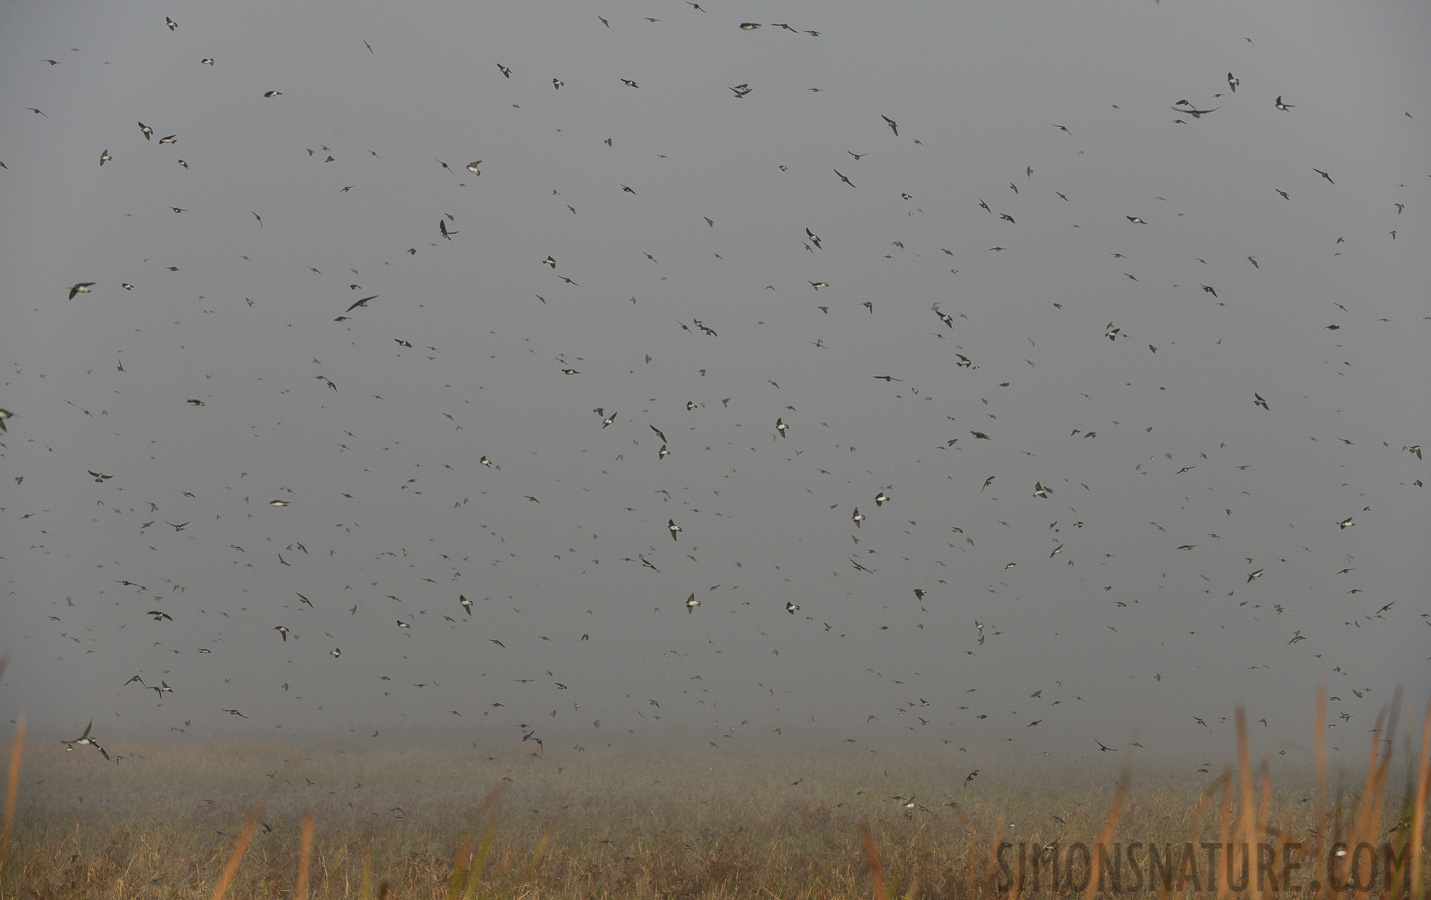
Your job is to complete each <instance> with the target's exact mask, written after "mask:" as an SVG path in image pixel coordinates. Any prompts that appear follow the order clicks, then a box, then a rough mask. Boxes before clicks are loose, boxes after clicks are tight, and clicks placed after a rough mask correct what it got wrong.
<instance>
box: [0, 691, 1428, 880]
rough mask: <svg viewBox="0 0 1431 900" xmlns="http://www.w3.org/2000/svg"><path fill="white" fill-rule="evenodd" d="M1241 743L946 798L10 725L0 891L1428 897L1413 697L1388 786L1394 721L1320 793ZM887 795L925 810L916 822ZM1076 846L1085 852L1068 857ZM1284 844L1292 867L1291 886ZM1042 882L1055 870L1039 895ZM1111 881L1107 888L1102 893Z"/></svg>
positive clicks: (996, 778)
mask: <svg viewBox="0 0 1431 900" xmlns="http://www.w3.org/2000/svg"><path fill="white" fill-rule="evenodd" d="M1237 726H1238V753H1237V762H1236V766H1235V767H1229V768H1228V769H1227V770H1226V771H1224V772H1223V773H1222V774H1221V776H1220V777H1210V776H1209V775H1202V774H1198V775H1196V776H1195V777H1190V776H1189V775H1188V774H1186V773H1183V774H1181V775H1180V774H1179V773H1177V772H1159V771H1154V772H1153V773H1152V774H1151V777H1149V776H1148V774H1147V773H1145V778H1148V780H1147V782H1146V783H1144V784H1139V785H1137V786H1134V784H1133V783H1132V775H1131V774H1130V773H1128V772H1124V773H1122V776H1121V777H1113V776H1114V775H1115V773H1114V772H1112V771H1104V770H1098V771H1093V770H1091V769H1089V768H1088V767H1087V766H1086V765H1084V766H1083V767H1081V768H1080V767H1074V766H1070V767H1068V768H1060V767H1057V766H1053V765H1049V766H1044V767H1041V768H1038V769H1030V768H1028V767H1022V768H1019V769H1016V770H1015V769H1012V768H1011V769H1009V770H1008V771H1002V772H994V771H986V772H984V773H983V774H981V776H980V778H979V779H978V780H977V782H975V783H974V784H971V785H968V786H962V781H963V775H964V771H963V770H957V771H956V770H953V769H951V767H950V766H949V765H948V761H947V760H944V759H930V758H915V757H911V758H907V759H890V758H889V757H888V755H886V756H883V757H882V758H880V759H879V760H878V761H875V760H873V759H870V758H860V757H856V756H852V755H839V754H830V755H826V756H820V757H817V758H814V759H812V758H810V757H809V756H808V755H795V754H770V755H759V754H747V755H734V754H723V755H707V754H703V753H690V754H686V753H670V754H662V755H652V756H649V757H642V758H637V759H633V758H630V757H629V756H628V757H618V756H614V755H613V756H609V757H603V756H599V755H594V754H576V753H572V754H569V755H568V756H565V757H562V758H561V759H560V760H558V759H556V758H555V757H558V756H559V755H560V754H557V753H555V752H549V753H548V754H547V758H545V759H537V758H533V757H527V756H512V757H510V758H478V757H476V756H475V755H474V754H472V753H465V754H464V753H456V752H436V751H434V752H425V753H407V754H401V755H398V756H388V757H382V758H359V757H358V756H356V755H352V754H345V753H342V752H337V751H333V750H331V749H330V750H326V751H318V752H311V753H306V754H295V755H292V756H290V757H289V758H288V759H287V760H284V759H282V758H277V757H276V755H277V754H279V753H281V751H277V750H275V749H273V748H268V747H253V746H241V745H215V746H209V747H204V748H191V749H161V748H151V749H149V750H147V751H145V752H144V753H142V754H141V753H137V752H136V753H131V754H130V758H128V759H127V760H125V762H124V763H123V765H121V766H118V767H116V766H108V765H104V764H103V763H102V762H101V761H100V760H99V759H98V758H97V757H95V756H94V755H92V754H86V753H78V752H76V753H70V754H65V753H63V752H61V751H59V750H50V749H49V748H44V747H42V748H39V749H38V750H36V751H35V752H33V753H32V754H31V757H32V759H31V761H30V766H31V769H30V770H29V772H28V773H27V777H25V778H23V779H22V778H21V769H20V752H21V749H22V747H23V726H21V727H20V728H18V729H17V733H16V736H15V741H14V745H13V750H12V756H11V765H10V773H11V774H10V778H9V781H8V788H7V795H6V817H5V831H4V835H5V837H0V897H3V898H11V897H16V898H19V897H34V898H40V900H51V898H79V897H83V898H125V900H159V898H165V900H169V898H189V897H214V898H216V900H224V898H258V897H298V898H303V900H307V898H310V897H316V898H328V897H352V896H358V897H364V898H368V897H393V898H397V897H402V898H419V897H420V898H442V897H446V898H448V900H456V898H496V897H512V898H516V897H521V898H543V897H552V898H557V897H561V898H566V897H620V898H623V900H628V898H629V900H644V898H651V900H655V898H735V897H774V898H808V900H814V898H843V897H869V896H870V895H871V894H873V895H874V896H875V897H876V898H877V900H885V898H886V897H906V898H916V897H918V898H945V897H994V896H999V897H1009V898H1011V900H1012V898H1015V897H1019V896H1039V897H1052V896H1056V897H1077V896H1080V895H1082V896H1083V897H1085V898H1087V900H1092V898H1094V897H1095V896H1098V895H1100V893H1102V894H1105V895H1107V894H1110V893H1111V886H1112V885H1113V884H1121V887H1122V888H1123V890H1122V893H1125V894H1128V895H1130V896H1139V897H1143V896H1146V897H1160V898H1161V897H1194V896H1196V897H1206V898H1212V897H1217V898H1218V900H1223V898H1230V897H1233V896H1239V897H1249V898H1263V897H1266V898H1270V897H1274V896H1289V897H1312V896H1318V897H1323V896H1324V897H1329V898H1330V897H1333V896H1336V897H1348V898H1352V897H1354V898H1358V900H1359V898H1363V897H1376V898H1381V897H1390V898H1398V900H1399V898H1401V897H1406V896H1410V897H1416V898H1422V897H1425V896H1426V894H1425V884H1426V881H1425V871H1424V869H1425V865H1426V856H1425V854H1424V852H1423V846H1422V842H1423V840H1424V836H1425V811H1426V800H1427V787H1428V779H1431V766H1428V762H1427V760H1428V749H1429V748H1431V705H1428V708H1427V713H1426V716H1425V717H1424V719H1423V722H1422V729H1421V732H1422V733H1421V743H1420V752H1419V754H1418V753H1415V752H1414V751H1413V750H1412V747H1411V746H1410V740H1409V737H1408V739H1407V741H1406V743H1407V744H1408V746H1407V748H1406V749H1407V751H1408V752H1407V756H1408V765H1407V767H1406V769H1407V771H1406V776H1405V779H1404V787H1401V788H1394V787H1393V785H1392V780H1393V779H1392V771H1391V759H1392V749H1393V743H1394V742H1393V740H1391V739H1387V740H1383V739H1382V736H1383V735H1387V736H1391V735H1395V734H1396V733H1397V732H1396V721H1395V715H1394V712H1392V713H1388V714H1387V716H1386V717H1385V719H1384V720H1383V721H1382V722H1379V723H1378V727H1377V730H1376V731H1375V732H1374V734H1373V735H1372V738H1373V740H1372V744H1371V747H1370V750H1369V753H1368V761H1367V768H1366V771H1365V773H1364V774H1361V775H1357V776H1355V777H1353V776H1350V775H1346V776H1342V777H1345V779H1346V781H1345V782H1344V783H1349V784H1351V785H1353V786H1354V787H1353V789H1346V788H1344V787H1335V786H1332V783H1331V781H1329V779H1331V778H1336V777H1338V776H1337V775H1336V774H1335V773H1329V772H1328V767H1327V763H1326V757H1325V748H1323V747H1320V746H1319V747H1318V748H1317V755H1316V766H1315V773H1309V774H1308V775H1306V776H1301V777H1299V775H1298V773H1296V772H1295V771H1284V770H1285V769H1287V767H1286V766H1284V765H1274V764H1273V762H1272V761H1263V762H1261V763H1260V764H1257V765H1254V763H1253V761H1252V759H1251V756H1250V753H1249V750H1248V739H1247V726H1246V721H1245V716H1243V715H1242V714H1241V712H1239V714H1238V718H1237ZM1412 763H1414V765H1413V764H1412ZM1274 769H1275V770H1276V774H1277V778H1278V781H1279V785H1280V786H1279V787H1274V785H1273V773H1274ZM792 773H793V774H792ZM792 781H794V782H795V783H792ZM1209 781H1210V782H1211V783H1209ZM492 785H496V787H495V788H492V787H491V786H492ZM896 794H899V795H900V796H905V795H907V794H910V795H913V796H915V797H918V798H921V799H920V801H919V802H918V805H916V806H915V807H914V808H912V809H910V808H906V807H905V805H904V804H903V803H902V802H899V801H895V800H893V799H892V797H893V796H894V795H896ZM255 796H257V797H258V798H259V799H258V800H257V802H255V801H254V797H255ZM1010 826H1012V827H1010ZM6 837H8V838H9V839H10V847H9V850H8V855H7V854H6V852H5V846H4V844H5V839H6ZM1134 842H1138V843H1141V844H1142V845H1144V846H1145V847H1146V846H1147V845H1149V844H1151V845H1154V846H1155V848H1157V849H1158V850H1159V852H1162V851H1167V852H1168V853H1170V854H1174V855H1175V853H1174V852H1175V851H1179V850H1180V849H1181V848H1182V847H1183V846H1184V845H1185V844H1186V843H1188V842H1191V844H1192V845H1193V846H1194V847H1195V848H1196V850H1195V852H1196V856H1195V857H1194V865H1193V868H1192V870H1191V872H1190V871H1189V870H1188V868H1187V860H1186V858H1182V861H1181V863H1180V864H1177V865H1176V866H1175V867H1174V868H1172V869H1169V870H1168V871H1167V873H1166V876H1164V873H1163V872H1162V870H1157V871H1154V870H1153V869H1151V868H1149V869H1148V870H1147V872H1145V873H1144V874H1145V876H1146V877H1144V878H1143V879H1142V883H1141V884H1140V885H1139V886H1138V887H1137V889H1131V887H1130V886H1129V884H1128V882H1127V878H1128V875H1129V872H1130V863H1129V861H1128V859H1125V858H1122V857H1120V856H1119V855H1118V853H1116V852H1115V853H1114V854H1113V855H1112V856H1109V857H1107V858H1105V857H1104V856H1103V854H1100V853H1099V852H1097V851H1098V848H1100V847H1102V848H1105V849H1106V848H1123V849H1126V847H1127V846H1128V845H1130V844H1132V843H1134ZM1209 843H1217V844H1219V845H1221V847H1222V848H1226V847H1229V846H1232V847H1234V848H1236V847H1240V846H1244V845H1245V846H1250V847H1254V848H1256V847H1259V846H1271V847H1273V848H1274V851H1275V865H1274V866H1272V867H1271V870H1270V871H1271V872H1272V873H1273V875H1275V877H1276V879H1277V881H1276V883H1275V884H1274V883H1272V882H1271V881H1269V880H1267V879H1259V878H1258V877H1256V875H1255V874H1254V875H1253V876H1252V877H1251V878H1250V880H1248V881H1246V882H1245V883H1239V882H1238V879H1237V877H1235V875H1234V873H1233V871H1232V869H1228V868H1226V867H1225V863H1226V862H1230V861H1233V860H1235V861H1238V862H1240V861H1241V859H1242V857H1241V856H1240V855H1238V854H1236V853H1235V854H1233V855H1232V856H1231V857H1228V856H1226V854H1225V853H1224V855H1223V856H1222V857H1219V858H1218V860H1217V861H1216V862H1215V863H1208V862H1206V861H1205V853H1206V847H1207V844H1209ZM1361 844H1365V845H1368V847H1370V848H1375V853H1377V854H1379V853H1381V852H1382V848H1383V847H1385V848H1389V850H1390V851H1391V852H1392V853H1393V855H1394V856H1396V857H1397V858H1399V859H1400V860H1401V861H1402V865H1403V866H1404V872H1405V873H1406V874H1404V875H1402V874H1393V875H1392V877H1391V878H1389V879H1388V878H1387V873H1386V872H1385V871H1381V872H1379V873H1378V875H1377V879H1378V880H1376V881H1375V882H1370V883H1369V882H1368V879H1367V877H1365V876H1366V871H1365V870H1366V867H1367V864H1368V863H1369V862H1370V861H1371V860H1372V857H1371V856H1369V855H1367V853H1369V852H1370V851H1357V850H1356V848H1357V847H1358V846H1359V845H1361ZM1049 845H1053V849H1052V850H1049V849H1047V848H1048V846H1049ZM1294 845H1295V846H1294ZM1020 846H1022V848H1023V851H1022V852H1023V853H1024V854H1025V855H1026V858H1024V859H1023V865H1022V866H1021V865H1020V856H1019V854H1020V852H1021V851H1020V849H1019V848H1020ZM1340 846H1345V847H1347V848H1349V852H1348V855H1347V856H1346V857H1337V856H1335V851H1336V849H1337V848H1338V847H1340ZM1078 847H1087V848H1091V852H1090V853H1089V855H1088V856H1087V858H1086V860H1085V859H1082V858H1080V857H1079V856H1078V850H1077V848H1078ZM1284 853H1287V854H1290V856H1287V857H1286V859H1287V860H1289V861H1290V862H1292V863H1296V864H1298V865H1300V866H1301V868H1300V869H1295V870H1293V871H1292V873H1291V877H1290V878H1289V879H1286V880H1284V879H1283V878H1282V874H1283V873H1282V871H1281V866H1282V865H1283V863H1284ZM1359 855H1360V857H1361V858H1358V856H1359ZM1376 859H1377V861H1380V857H1379V856H1378V857H1376ZM1329 860H1335V861H1337V862H1338V865H1339V867H1340V868H1339V869H1338V870H1337V872H1338V873H1339V877H1343V878H1344V877H1345V876H1346V875H1347V874H1348V873H1350V872H1351V871H1352V870H1351V864H1352V863H1353V862H1356V863H1358V865H1360V866H1361V870H1359V871H1361V872H1362V876H1361V877H1362V880H1361V883H1360V884H1354V885H1353V889H1352V890H1350V891H1348V892H1343V893H1335V894H1334V893H1333V892H1331V891H1330V890H1329V889H1328V887H1327V885H1326V883H1325V877H1324V876H1325V875H1326V874H1327V870H1326V863H1327V861H1329ZM1251 862H1252V863H1253V864H1254V865H1253V868H1254V869H1255V864H1256V862H1257V859H1256V853H1255V851H1254V858H1253V859H1252V860H1251ZM1052 865H1062V866H1063V868H1062V869H1061V870H1059V871H1060V872H1061V874H1060V875H1058V876H1056V877H1057V880H1051V879H1052V878H1053V877H1054V870H1053V869H1051V868H1050V866H1052ZM1070 866H1071V868H1070ZM1120 866H1121V868H1120ZM1040 867H1041V868H1040ZM1234 868H1235V867H1234ZM1020 872H1022V873H1023V875H1024V876H1025V877H1024V880H1023V881H1021V882H1020V881H1018V880H1011V877H1010V876H1011V875H1017V874H1019V873H1020ZM1334 874H1335V873H1334ZM1034 875H1037V876H1038V877H1039V878H1040V880H1039V881H1038V882H1037V883H1035V882H1034V881H1032V880H1031V876H1034ZM1112 877H1119V878H1122V879H1123V881H1122V882H1115V881H1111V880H1109V881H1107V882H1106V884H1105V879H1110V878H1112ZM1229 877H1230V878H1231V879H1232V880H1231V882H1230V883H1229ZM1164 878H1166V880H1164ZM1314 882H1315V887H1314V886H1313V884H1314ZM1100 885H1104V887H1103V888H1102V889H1100ZM1358 888H1365V889H1358Z"/></svg>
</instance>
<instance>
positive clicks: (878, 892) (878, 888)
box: [860, 821, 889, 900]
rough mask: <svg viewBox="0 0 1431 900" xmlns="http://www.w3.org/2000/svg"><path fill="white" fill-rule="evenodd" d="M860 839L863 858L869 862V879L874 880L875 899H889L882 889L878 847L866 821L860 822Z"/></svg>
mask: <svg viewBox="0 0 1431 900" xmlns="http://www.w3.org/2000/svg"><path fill="white" fill-rule="evenodd" d="M860 840H861V841H862V842H863V843H864V845H865V858H866V859H868V860H869V862H870V880H871V881H873V882H874V895H875V900H889V896H888V894H886V893H885V889H884V868H883V867H881V866H880V864H879V849H878V848H876V847H875V842H874V835H873V834H870V826H869V823H868V822H864V821H861V822H860Z"/></svg>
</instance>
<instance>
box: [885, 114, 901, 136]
mask: <svg viewBox="0 0 1431 900" xmlns="http://www.w3.org/2000/svg"><path fill="white" fill-rule="evenodd" d="M880 118H881V119H884V122H885V124H886V125H888V126H889V130H890V131H893V132H894V136H895V137H899V126H898V125H897V124H895V121H894V119H891V118H890V117H889V116H880Z"/></svg>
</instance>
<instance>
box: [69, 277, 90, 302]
mask: <svg viewBox="0 0 1431 900" xmlns="http://www.w3.org/2000/svg"><path fill="white" fill-rule="evenodd" d="M94 284H95V283H94V282H93V281H81V282H80V283H79V284H77V285H75V286H74V287H72V288H70V297H69V299H71V300H73V299H74V298H75V294H88V293H89V289H90V288H92V287H94Z"/></svg>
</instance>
